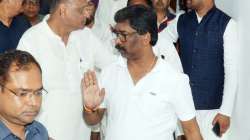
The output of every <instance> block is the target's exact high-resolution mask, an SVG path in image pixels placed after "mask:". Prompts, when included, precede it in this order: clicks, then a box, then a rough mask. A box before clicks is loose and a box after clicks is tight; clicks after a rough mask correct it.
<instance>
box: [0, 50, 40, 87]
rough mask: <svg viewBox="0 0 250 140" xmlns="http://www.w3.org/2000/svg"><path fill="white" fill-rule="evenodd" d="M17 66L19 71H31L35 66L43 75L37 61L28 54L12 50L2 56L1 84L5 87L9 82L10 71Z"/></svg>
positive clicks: (0, 63) (0, 68)
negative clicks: (32, 66) (31, 67)
mask: <svg viewBox="0 0 250 140" xmlns="http://www.w3.org/2000/svg"><path fill="white" fill-rule="evenodd" d="M13 64H15V66H17V71H19V70H29V69H30V65H31V64H33V65H35V66H37V67H38V69H39V70H40V72H41V73H42V69H41V67H40V65H39V64H38V62H37V61H36V59H35V58H34V57H33V56H32V55H31V54H30V53H28V52H25V51H20V50H11V51H7V52H5V53H2V54H0V84H1V85H5V84H6V82H7V81H8V76H9V70H10V68H11V66H12V65H13Z"/></svg>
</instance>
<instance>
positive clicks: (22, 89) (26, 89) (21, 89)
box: [16, 87, 43, 91]
mask: <svg viewBox="0 0 250 140" xmlns="http://www.w3.org/2000/svg"><path fill="white" fill-rule="evenodd" d="M42 89H43V87H40V88H39V89H36V90H35V91H39V90H42ZM16 90H20V91H33V90H32V89H29V88H17V89H16Z"/></svg>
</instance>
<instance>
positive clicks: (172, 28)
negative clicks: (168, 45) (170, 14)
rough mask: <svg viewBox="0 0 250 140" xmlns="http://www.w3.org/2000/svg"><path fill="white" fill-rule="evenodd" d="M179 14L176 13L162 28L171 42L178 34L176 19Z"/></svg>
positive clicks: (175, 39)
mask: <svg viewBox="0 0 250 140" xmlns="http://www.w3.org/2000/svg"><path fill="white" fill-rule="evenodd" d="M179 16H180V14H179V15H176V17H175V19H174V20H172V21H171V22H170V23H169V24H168V27H167V28H166V29H165V30H163V31H162V32H166V33H167V34H168V35H169V36H170V38H171V41H172V42H174V43H175V42H177V40H178V38H179V35H178V31H177V23H178V19H179Z"/></svg>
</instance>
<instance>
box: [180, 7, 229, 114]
mask: <svg viewBox="0 0 250 140" xmlns="http://www.w3.org/2000/svg"><path fill="white" fill-rule="evenodd" d="M230 19H231V18H230V17H229V16H227V15H226V14H225V13H223V12H222V11H220V10H219V9H217V8H216V7H213V8H212V9H211V10H210V11H209V12H208V13H207V14H206V15H205V16H204V17H203V19H202V21H201V22H200V23H199V22H198V20H197V16H196V13H195V11H190V12H188V13H185V14H183V15H181V16H180V17H179V20H178V25H177V29H178V34H179V39H180V46H181V47H180V58H181V62H182V65H183V69H184V73H186V74H188V76H189V78H190V86H191V89H192V94H193V99H194V104H195V108H196V110H210V109H219V108H220V106H221V103H222V97H223V89H224V58H223V57H224V49H223V35H224V32H225V29H226V26H227V24H228V22H229V20H230Z"/></svg>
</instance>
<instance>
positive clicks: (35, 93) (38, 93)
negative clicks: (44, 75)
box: [0, 84, 48, 98]
mask: <svg viewBox="0 0 250 140" xmlns="http://www.w3.org/2000/svg"><path fill="white" fill-rule="evenodd" d="M0 86H1V87H3V88H5V89H7V90H8V91H9V92H10V93H12V94H14V95H15V96H17V97H20V98H24V97H27V96H28V95H29V94H32V95H33V96H36V97H38V96H42V95H43V94H48V91H47V90H45V89H44V88H42V89H40V90H37V91H33V92H32V91H17V92H16V91H14V90H12V89H10V88H7V87H6V86H4V85H2V84H0Z"/></svg>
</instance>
